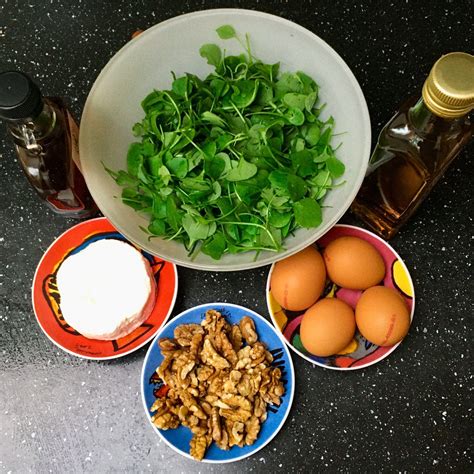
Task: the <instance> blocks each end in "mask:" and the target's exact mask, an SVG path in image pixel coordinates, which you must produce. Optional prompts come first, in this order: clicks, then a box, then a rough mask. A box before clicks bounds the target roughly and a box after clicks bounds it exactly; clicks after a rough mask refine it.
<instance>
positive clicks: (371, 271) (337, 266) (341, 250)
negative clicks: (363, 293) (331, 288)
mask: <svg viewBox="0 0 474 474" xmlns="http://www.w3.org/2000/svg"><path fill="white" fill-rule="evenodd" d="M323 257H324V262H325V264H326V269H327V272H328V277H329V279H330V280H331V281H333V282H334V283H335V284H336V285H338V286H342V287H343V288H349V289H351V290H365V289H366V288H370V287H371V286H374V285H376V284H377V283H380V282H381V281H382V280H383V278H384V276H385V264H384V261H383V258H382V256H381V255H380V253H379V252H378V251H377V249H376V248H375V247H373V246H372V245H371V244H369V243H368V242H367V241H365V240H363V239H359V238H358V237H349V236H348V237H339V238H338V239H336V240H333V241H332V242H331V243H330V244H329V245H328V246H327V247H326V248H325V249H324V252H323Z"/></svg>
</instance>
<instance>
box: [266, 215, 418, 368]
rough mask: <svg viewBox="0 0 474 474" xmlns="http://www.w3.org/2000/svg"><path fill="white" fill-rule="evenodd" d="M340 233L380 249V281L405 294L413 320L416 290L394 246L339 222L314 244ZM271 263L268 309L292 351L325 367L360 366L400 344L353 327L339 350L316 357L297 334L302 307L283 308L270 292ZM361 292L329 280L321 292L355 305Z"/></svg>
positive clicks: (366, 364)
mask: <svg viewBox="0 0 474 474" xmlns="http://www.w3.org/2000/svg"><path fill="white" fill-rule="evenodd" d="M342 236H354V237H359V238H361V239H364V240H366V241H367V242H369V243H370V244H372V245H373V246H374V247H375V248H376V249H377V250H378V251H379V252H380V254H381V255H382V257H383V259H384V262H385V268H386V269H387V272H386V274H385V278H384V280H383V282H382V284H383V285H385V286H387V287H389V288H394V289H396V290H397V291H398V292H399V293H400V294H401V295H402V296H403V297H404V298H405V301H406V302H407V305H408V308H409V309H410V319H411V320H413V313H414V311H415V290H414V288H413V282H412V280H411V277H410V273H409V272H408V269H407V267H406V266H405V264H404V263H403V261H402V259H401V258H400V256H399V255H398V254H397V253H396V252H395V250H393V248H392V247H391V246H390V245H388V244H387V242H385V241H383V240H382V239H380V238H379V237H377V236H376V235H375V234H373V233H372V232H369V231H367V230H364V229H361V228H359V227H354V226H350V225H341V224H338V225H336V226H334V227H333V228H332V229H331V230H330V231H329V232H328V233H326V234H325V235H324V236H323V237H321V239H319V240H318V241H317V242H316V246H317V247H318V248H324V247H326V246H327V245H328V244H329V242H331V241H332V240H335V239H337V238H338V237H342ZM274 266H275V264H273V265H272V267H271V268H270V272H269V274H268V279H267V306H268V311H269V313H270V316H271V318H272V321H273V324H274V325H275V327H276V328H277V329H278V330H279V331H280V332H281V333H282V334H283V336H284V338H285V342H286V343H287V344H288V346H289V347H290V348H291V349H292V350H293V351H295V352H296V353H297V354H298V355H299V356H301V357H303V359H306V360H307V361H309V362H311V363H313V364H316V365H319V366H321V367H325V368H328V369H335V370H353V369H362V368H364V367H368V366H369V365H372V364H375V363H376V362H379V361H380V360H382V359H383V358H385V357H387V356H388V355H389V354H391V353H392V352H393V351H394V350H395V349H396V348H397V347H398V345H399V344H400V342H399V343H398V344H395V345H393V346H390V347H379V346H376V345H375V344H372V343H371V342H369V341H367V340H366V339H365V338H364V337H363V336H362V335H361V334H360V333H359V332H358V331H356V334H355V337H354V339H353V340H352V342H351V343H350V344H349V346H347V347H346V349H345V350H344V351H342V352H341V353H339V354H336V355H333V356H329V357H317V356H314V355H312V354H310V353H309V352H308V351H306V349H305V348H304V347H303V344H302V343H301V338H300V323H301V319H302V318H303V314H304V311H296V312H295V311H289V310H286V309H285V308H282V307H281V306H280V305H279V304H278V303H277V302H276V301H275V299H274V298H273V296H272V292H271V287H270V280H271V275H272V272H273V268H274ZM361 294H362V291H358V290H348V289H346V288H340V287H338V286H337V285H335V284H334V283H332V282H331V281H329V280H328V281H327V283H326V287H325V289H324V292H323V295H322V296H328V297H331V296H337V297H338V298H339V299H342V300H343V301H345V302H346V303H348V304H349V305H350V306H352V308H355V305H356V303H357V301H358V299H359V298H360V295H361Z"/></svg>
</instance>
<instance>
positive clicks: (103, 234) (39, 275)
mask: <svg viewBox="0 0 474 474" xmlns="http://www.w3.org/2000/svg"><path fill="white" fill-rule="evenodd" d="M100 239H117V240H123V241H125V242H126V241H127V240H126V239H125V237H124V236H123V235H122V234H120V233H119V232H117V230H115V228H114V227H113V226H112V224H110V222H109V221H108V220H107V219H106V218H105V217H100V218H97V219H91V220H88V221H85V222H81V223H80V224H77V225H75V226H74V227H71V228H70V229H68V230H67V231H66V232H64V234H62V235H61V236H59V237H58V238H57V239H56V240H55V241H54V242H53V243H52V244H51V246H50V247H49V248H48V250H46V252H45V253H44V255H43V257H42V259H41V260H40V262H39V264H38V268H37V269H36V273H35V276H34V278H33V286H32V298H33V309H34V312H35V315H36V319H37V321H38V324H39V325H40V327H41V329H42V330H43V332H44V333H45V334H46V336H47V337H48V338H49V339H50V340H51V341H52V342H53V343H54V344H56V345H57V346H58V347H60V348H61V349H63V350H64V351H66V352H68V353H69V354H72V355H75V356H79V357H82V358H84V359H94V360H105V359H116V358H117V357H122V356H125V355H127V354H130V353H131V352H133V351H136V350H137V349H139V348H140V347H142V346H143V345H145V344H146V343H147V342H149V341H150V339H151V338H152V337H153V336H154V335H155V334H156V332H157V331H158V329H160V327H161V326H162V325H163V324H164V323H165V322H166V320H167V319H168V317H169V315H170V314H171V311H172V310H173V307H174V303H175V300H176V294H177V291H178V274H177V271H176V265H174V264H173V263H169V262H165V261H164V260H162V259H161V258H158V257H155V256H153V255H150V254H149V253H148V252H145V251H144V250H141V249H139V248H137V249H138V250H139V251H140V252H141V253H142V255H143V256H144V257H145V258H146V259H147V260H148V261H149V263H150V265H151V267H152V269H153V272H154V275H155V280H156V284H157V289H158V291H157V296H156V303H155V307H154V308H153V311H152V313H151V315H150V317H149V318H148V319H147V320H146V321H145V322H144V323H143V324H142V325H141V326H140V327H138V328H137V329H135V330H134V331H133V332H132V333H131V334H129V335H128V336H125V337H122V338H120V339H116V340H114V341H99V340H96V339H88V338H86V337H84V336H82V335H81V334H79V333H78V332H77V331H76V330H75V329H73V328H72V327H71V326H69V325H68V324H67V323H66V321H65V320H64V318H63V315H62V313H61V306H60V295H59V293H58V289H57V286H56V274H57V271H58V269H59V267H60V266H61V263H62V262H63V261H64V259H66V258H67V257H68V256H69V255H73V254H75V253H78V252H80V251H81V250H83V249H84V248H86V247H87V246H88V245H89V244H90V243H92V242H95V241H97V240H100ZM130 245H133V244H130Z"/></svg>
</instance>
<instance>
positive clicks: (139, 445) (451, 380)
mask: <svg viewBox="0 0 474 474" xmlns="http://www.w3.org/2000/svg"><path fill="white" fill-rule="evenodd" d="M470 5H471V6H472V3H471V2H470V1H469V0H465V1H461V0H457V1H443V0H439V1H436V2H429V1H411V0H407V1H391V2H349V1H337V0H336V1H331V2H323V1H316V0H314V1H311V0H309V1H301V2H297V1H288V0H287V1H283V0H280V1H273V2H271V1H265V0H261V1H257V2H251V1H234V2H228V1H225V2H224V1H223V2H218V1H207V0H200V1H198V2H191V1H189V0H186V1H176V2H167V1H164V0H154V1H151V0H149V1H145V0H142V1H133V2H130V1H125V0H120V1H110V0H109V1H96V0H82V1H80V0H57V1H56V0H51V1H48V2H45V1H44V0H29V1H26V0H25V1H13V0H5V1H4V2H2V5H1V6H0V70H5V69H12V68H17V69H20V70H23V71H25V72H27V73H30V74H31V75H32V76H34V77H35V78H36V80H37V81H38V83H40V84H41V86H42V89H43V92H44V93H45V94H46V95H59V96H64V97H66V98H67V100H68V101H69V103H70V104H71V107H72V109H73V111H74V113H75V114H76V116H77V117H78V118H79V117H80V114H81V110H82V107H83V106H84V103H85V100H86V97H87V94H88V91H89V90H90V87H91V85H92V83H93V81H94V79H95V78H96V76H97V74H98V73H99V71H100V70H101V68H102V67H103V66H104V65H105V64H106V63H107V61H108V60H109V58H110V57H112V56H113V54H114V53H115V52H116V51H117V50H118V49H119V48H120V47H121V46H122V45H123V44H124V43H126V42H127V41H128V40H129V38H130V36H131V34H132V33H133V32H134V31H135V30H137V29H139V28H141V29H145V28H147V27H149V26H151V25H153V24H156V23H158V22H160V21H163V20H166V19H168V18H170V17H173V16H175V15H178V14H181V13H185V12H189V11H193V10H200V9H206V8H214V7H242V8H257V9H259V10H262V11H266V12H269V13H273V14H276V15H280V16H282V17H284V18H287V19H289V20H293V21H295V22H297V23H299V24H301V25H302V26H304V27H306V28H308V29H310V30H311V31H313V32H314V33H316V34H317V35H319V36H320V37H321V38H323V39H324V40H325V41H327V42H328V43H329V44H330V45H331V46H332V47H333V48H334V49H335V50H336V51H338V52H339V54H340V55H341V56H342V57H343V58H344V60H345V61H346V62H347V64H348V65H349V66H350V67H351V69H352V70H353V71H354V74H355V75H356V77H357V79H358V80H359V82H360V84H361V87H362V89H363V92H364V94H365V97H366V99H367V103H368V105H369V109H370V113H371V120H372V128H373V134H374V137H376V134H377V133H378V131H379V130H380V128H381V126H382V125H383V124H384V123H385V122H386V121H387V120H388V119H389V118H390V116H391V114H392V112H393V111H394V110H395V109H396V107H397V106H398V105H399V104H400V103H401V102H402V101H403V100H404V99H405V98H406V97H408V96H411V95H418V94H419V93H420V88H421V85H422V83H423V80H424V79H425V77H426V76H427V74H428V72H429V69H430V67H431V65H432V64H433V63H434V62H435V61H436V59H437V58H438V57H439V56H440V55H441V54H443V53H446V52H449V51H463V50H464V51H469V50H471V52H472V45H473V43H472V30H471V29H470V28H471V27H470V21H469V19H468V16H467V15H468V11H469V6H470ZM470 31H471V33H469V32H470ZM470 35H471V36H470ZM0 133H1V140H0V179H1V186H0V212H1V214H0V216H1V219H0V221H1V224H0V255H1V270H0V298H1V304H0V332H1V334H2V337H1V339H0V370H1V384H0V470H1V471H2V472H18V473H24V472H40V473H43V472H44V473H47V472H52V473H63V472H71V473H73V472H74V473H76V472H78V473H79V472H91V473H92V472H94V473H105V472H178V471H179V472H198V471H199V472H211V471H215V472H242V471H245V472H250V471H256V472H264V471H271V472H321V471H323V472H324V471H329V472H336V471H341V472H364V473H365V472H377V471H380V472H396V471H407V472H427V471H430V472H443V473H444V472H447V471H454V472H468V471H471V472H472V470H473V464H472V463H473V462H472V457H471V455H472V453H471V448H472V446H471V440H472V425H471V429H470V428H469V426H470V422H469V420H471V423H472V415H471V403H470V392H471V391H472V373H471V371H470V368H471V365H472V360H471V354H470V346H471V342H472V319H471V316H472V306H471V305H470V303H469V301H470V297H471V296H472V294H473V284H472V279H471V276H472V268H471V257H472V252H471V250H472V247H471V242H472V239H471V233H472V213H470V210H471V209H472V197H471V196H472V192H471V191H470V190H471V189H472V188H471V187H470V185H471V183H472V179H473V174H472V169H473V166H472V165H473V164H472V156H473V153H474V146H473V145H474V143H472V142H471V144H470V145H469V146H468V147H467V148H466V149H465V150H464V151H463V152H462V153H461V155H460V156H459V157H458V158H457V160H456V161H455V162H454V164H453V165H452V166H451V167H450V169H449V170H448V172H447V173H446V174H445V176H444V177H443V179H442V180H441V181H440V182H439V184H438V185H437V186H436V188H435V189H434V190H433V192H432V193H431V195H430V197H429V198H428V200H427V201H426V202H425V203H424V204H423V206H422V207H421V208H420V209H419V211H418V212H417V214H416V216H415V217H414V218H413V219H412V220H411V221H410V222H409V223H408V224H407V225H406V226H405V227H404V228H403V230H402V231H401V232H400V233H399V234H398V235H397V236H396V237H395V238H394V239H393V241H392V245H393V246H394V247H395V249H396V250H397V251H398V252H399V254H400V255H401V256H402V258H403V259H404V260H405V262H406V264H407V266H408V268H409V269H410V271H411V274H412V277H413V280H414V284H415V289H416V294H417V302H416V312H415V318H414V322H413V325H412V328H411V330H410V333H409V335H408V337H407V338H406V340H405V341H404V342H403V344H401V345H400V347H399V348H398V349H397V350H396V351H395V352H394V353H393V354H391V355H390V356H389V357H388V358H387V359H385V360H384V361H382V362H381V363H379V364H376V365H374V366H371V367H369V368H366V369H363V370H359V371H352V372H349V373H341V372H336V371H331V370H325V369H322V368H320V367H316V366H314V367H313V366H311V365H310V364H309V363H307V362H306V361H304V360H302V359H301V358H299V357H296V356H294V357H293V359H294V364H295V370H296V381H297V383H296V393H295V399H294V405H293V408H292V410H291V413H290V416H289V418H288V420H287V422H286V424H285V425H284V427H283V429H282V430H281V432H280V433H279V434H278V436H277V437H276V438H275V439H274V440H273V441H272V442H271V443H270V444H269V445H268V446H266V447H265V448H264V449H263V450H261V451H259V452H258V453H257V454H255V455H254V456H252V457H251V458H248V459H246V460H244V461H241V462H238V463H234V464H230V465H212V466H211V465H202V464H197V463H196V462H193V461H190V460H188V459H185V458H183V457H181V456H180V455H178V454H177V453H175V452H174V451H172V450H171V449H170V448H169V447H168V446H166V445H165V444H164V443H163V442H161V441H160V439H159V437H158V436H157V435H156V434H155V433H154V432H153V430H152V429H151V427H150V426H149V424H148V422H147V420H146V418H145V414H144V412H143V408H142V403H141V399H140V393H139V390H140V389H139V379H140V370H141V366H142V362H143V358H144V355H145V351H146V348H142V349H141V350H139V351H137V352H135V353H133V354H132V355H130V356H128V357H125V358H123V359H119V360H115V361H110V362H101V363H98V362H94V361H85V360H81V359H79V358H76V357H73V356H71V355H69V354H67V353H65V352H62V351H61V350H59V349H58V348H57V347H56V346H54V345H53V344H52V343H51V342H50V341H49V340H48V339H47V338H46V337H45V336H44V335H43V333H42V332H41V330H40V328H39V327H38V325H37V324H36V321H35V317H34V314H33V310H32V306H31V297H30V287H31V282H32V278H33V274H34V271H35V268H36V265H37V264H38V261H39V259H40V258H41V256H42V255H43V253H44V251H45V250H46V249H47V247H48V246H49V245H50V244H51V242H52V241H53V240H54V239H55V238H56V237H57V236H58V235H60V234H61V233H62V232H63V231H64V230H66V229H67V228H69V227H70V226H71V225H73V223H74V222H73V221H72V220H65V219H62V218H60V217H58V216H56V215H53V214H52V213H51V212H50V211H49V210H47V208H46V207H45V206H44V205H43V204H42V203H41V202H40V200H39V199H38V198H37V197H36V195H35V194H34V192H33V191H32V189H31V188H30V187H29V185H28V183H27V181H26V180H25V179H24V177H23V176H22V173H21V170H20V166H19V164H18V163H17V161H16V158H15V155H14V152H13V147H12V143H11V142H10V141H9V140H6V139H5V134H4V127H2V131H1V132H0ZM343 221H344V222H355V221H354V219H353V218H352V217H351V216H349V215H346V216H345V217H344V218H343ZM267 272H268V267H264V268H260V269H256V270H251V271H243V272H239V273H209V272H205V273H199V272H196V271H193V270H189V269H185V268H179V269H178V273H179V279H180V284H179V286H180V290H179V293H178V298H177V301H176V306H175V308H174V311H173V314H174V315H175V314H178V313H179V312H181V311H182V310H184V309H186V308H189V307H191V306H194V305H196V304H200V303H205V302H211V301H218V300H221V301H228V302H233V303H237V304H241V305H244V306H248V307H250V308H252V309H254V310H256V311H257V312H259V313H261V314H263V315H265V316H267V310H266V303H265V299H264V288H265V282H266V275H267Z"/></svg>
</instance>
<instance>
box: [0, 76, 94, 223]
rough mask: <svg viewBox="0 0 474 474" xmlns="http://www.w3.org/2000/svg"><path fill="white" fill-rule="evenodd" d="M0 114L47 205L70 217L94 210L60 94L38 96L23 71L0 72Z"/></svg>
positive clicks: (71, 123) (74, 129) (73, 125)
mask: <svg viewBox="0 0 474 474" xmlns="http://www.w3.org/2000/svg"><path fill="white" fill-rule="evenodd" d="M0 118H2V119H4V120H6V122H7V129H8V131H9V134H10V135H11V137H12V138H13V141H14V143H15V148H16V152H17V156H18V159H19V162H20V164H21V166H22V169H23V171H24V173H25V175H26V177H27V179H28V181H29V182H30V184H31V185H32V187H33V188H34V189H35V190H36V192H37V193H38V194H39V196H40V197H41V198H42V199H43V200H44V201H45V202H46V204H47V205H48V206H49V208H50V209H52V210H53V211H54V212H56V213H58V214H61V215H63V216H65V217H74V218H85V217H89V216H91V215H94V214H96V213H97V212H98V209H97V207H96V205H95V203H94V200H93V199H92V197H91V195H90V194H89V191H88V189H87V186H86V183H85V181H84V178H83V176H82V174H81V172H80V163H79V158H78V156H79V153H78V146H77V140H78V135H79V130H78V127H77V124H76V122H75V121H74V118H73V117H72V115H71V113H70V112H69V110H68V108H67V107H66V104H65V102H64V100H63V99H62V98H59V97H42V95H41V92H40V90H39V88H38V86H37V85H36V84H35V83H34V82H33V81H32V79H31V78H30V77H29V76H27V75H26V74H23V73H21V72H18V71H6V72H2V73H0Z"/></svg>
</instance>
